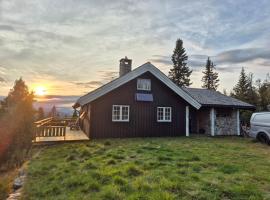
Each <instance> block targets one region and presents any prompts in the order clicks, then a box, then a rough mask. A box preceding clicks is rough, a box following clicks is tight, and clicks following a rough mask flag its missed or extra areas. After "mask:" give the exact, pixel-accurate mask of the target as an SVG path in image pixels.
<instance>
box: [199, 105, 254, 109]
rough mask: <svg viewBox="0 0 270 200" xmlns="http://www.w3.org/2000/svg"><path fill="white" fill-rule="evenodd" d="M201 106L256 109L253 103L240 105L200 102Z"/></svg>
mask: <svg viewBox="0 0 270 200" xmlns="http://www.w3.org/2000/svg"><path fill="white" fill-rule="evenodd" d="M201 105H202V108H205V107H207V108H235V109H240V110H256V107H255V106H253V105H250V106H241V105H220V104H201Z"/></svg>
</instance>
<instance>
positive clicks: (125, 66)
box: [119, 57, 132, 76]
mask: <svg viewBox="0 0 270 200" xmlns="http://www.w3.org/2000/svg"><path fill="white" fill-rule="evenodd" d="M131 65H132V60H131V59H128V58H127V57H125V58H122V59H121V60H120V65H119V76H124V75H125V74H127V73H128V72H130V71H131Z"/></svg>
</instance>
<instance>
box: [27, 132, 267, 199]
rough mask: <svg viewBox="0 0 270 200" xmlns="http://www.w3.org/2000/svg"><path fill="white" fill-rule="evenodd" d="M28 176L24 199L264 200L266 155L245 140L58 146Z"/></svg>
mask: <svg viewBox="0 0 270 200" xmlns="http://www.w3.org/2000/svg"><path fill="white" fill-rule="evenodd" d="M28 173H29V174H28V181H27V184H26V185H25V187H24V195H25V196H24V199H104V200H106V199H153V200H155V199H263V198H265V199H270V148H269V147H268V146H265V145H261V144H259V143H253V142H252V141H250V140H247V139H243V138H206V137H202V138H201V137H198V138H197V137H196V138H184V137H181V138H153V139H151V138H147V139H111V140H96V141H90V142H86V143H73V144H62V145H58V146H51V147H47V148H46V149H44V150H43V151H42V152H41V153H40V154H39V156H37V157H36V158H34V159H33V160H32V161H31V162H30V165H29V168H28Z"/></svg>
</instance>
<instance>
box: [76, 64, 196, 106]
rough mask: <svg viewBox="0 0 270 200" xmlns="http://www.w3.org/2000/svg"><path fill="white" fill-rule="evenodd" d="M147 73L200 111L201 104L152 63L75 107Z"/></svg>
mask: <svg viewBox="0 0 270 200" xmlns="http://www.w3.org/2000/svg"><path fill="white" fill-rule="evenodd" d="M145 72H150V73H151V74H153V75H154V76H155V77H156V78H157V79H159V80H160V81H161V82H163V83H164V84H165V85H167V86H168V87H169V88H170V89H171V90H173V91H174V92H175V93H176V94H177V95H179V96H180V97H182V98H183V99H184V100H185V101H187V102H188V103H189V104H190V105H192V106H193V107H195V108H196V109H199V108H200V107H201V104H200V103H198V102H197V101H196V100H195V99H194V98H193V97H191V96H190V95H189V94H188V93H186V92H185V91H184V90H183V89H182V88H180V87H178V86H177V85H175V84H174V83H173V82H172V81H171V80H170V79H169V78H168V77H167V76H166V75H165V74H163V73H162V72H161V71H160V70H159V69H158V68H156V67H155V66H154V65H152V64H151V63H150V62H147V63H145V64H143V65H142V66H140V67H138V68H136V69H134V70H133V71H131V72H129V73H127V74H125V75H124V76H121V77H119V78H117V79H115V80H113V81H111V82H109V83H107V84H105V85H103V86H102V87H100V88H98V89H96V90H94V91H92V92H90V93H88V94H86V95H84V96H82V97H80V98H79V99H78V101H77V102H76V104H75V105H74V107H79V106H83V105H85V104H88V103H90V102H92V101H94V100H95V99H97V98H99V97H101V96H103V95H105V94H107V93H108V92H110V91H112V90H114V89H116V88H118V87H120V86H121V85H123V84H125V83H127V82H129V81H130V80H133V79H134V78H136V77H138V76H140V75H141V74H143V73H145Z"/></svg>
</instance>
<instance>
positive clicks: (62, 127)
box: [33, 118, 89, 143]
mask: <svg viewBox="0 0 270 200" xmlns="http://www.w3.org/2000/svg"><path fill="white" fill-rule="evenodd" d="M76 124H77V120H76V119H74V118H65V119H55V118H46V119H43V120H40V121H37V122H35V126H36V130H35V135H34V138H33V143H46V142H63V141H65V142H68V141H84V140H89V138H88V137H87V136H86V134H85V133H84V132H83V131H82V130H80V127H79V126H77V125H76ZM74 125H75V128H74ZM70 127H73V128H70Z"/></svg>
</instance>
